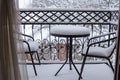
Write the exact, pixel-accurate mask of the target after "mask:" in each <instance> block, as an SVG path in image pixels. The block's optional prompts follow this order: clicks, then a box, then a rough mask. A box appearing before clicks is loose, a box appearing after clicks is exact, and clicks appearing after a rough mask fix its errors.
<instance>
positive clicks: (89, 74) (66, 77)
mask: <svg viewBox="0 0 120 80" xmlns="http://www.w3.org/2000/svg"><path fill="white" fill-rule="evenodd" d="M60 67H61V64H46V65H45V64H41V65H36V68H37V73H38V75H37V76H35V74H34V71H33V67H32V65H28V66H27V69H28V76H29V80H78V74H77V72H76V71H75V70H74V68H73V70H69V65H68V64H66V65H65V66H64V67H63V69H62V70H61V71H60V72H59V73H58V75H57V76H54V74H55V73H56V72H57V70H58V69H59V68H60ZM80 67H81V65H80V64H77V68H78V70H79V71H80ZM113 77H114V75H113V72H112V70H111V68H110V67H109V66H107V65H106V64H86V65H85V68H84V71H83V79H81V80H113Z"/></svg>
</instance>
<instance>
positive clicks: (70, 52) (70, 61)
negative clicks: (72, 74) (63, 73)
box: [55, 37, 80, 76]
mask: <svg viewBox="0 0 120 80" xmlns="http://www.w3.org/2000/svg"><path fill="white" fill-rule="evenodd" d="M66 51H67V52H66V61H65V62H64V63H63V65H62V66H61V67H60V69H59V70H58V71H57V72H56V74H55V76H56V75H57V74H58V73H59V72H60V70H61V69H62V68H63V67H64V65H65V64H66V63H67V61H68V59H69V66H70V70H72V65H73V67H74V68H75V70H76V72H77V73H78V75H80V73H79V71H78V69H77V67H76V66H75V64H74V62H73V60H72V37H70V43H69V55H68V38H67V45H66Z"/></svg>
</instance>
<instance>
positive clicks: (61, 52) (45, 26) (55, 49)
mask: <svg viewBox="0 0 120 80" xmlns="http://www.w3.org/2000/svg"><path fill="white" fill-rule="evenodd" d="M20 20H21V26H22V30H23V33H25V34H28V35H31V36H33V37H34V39H35V40H36V41H38V43H39V44H40V49H39V53H40V56H41V59H43V60H49V61H50V60H52V61H55V60H60V61H62V60H65V54H66V39H65V38H59V37H54V36H51V35H50V28H51V27H52V26H59V25H64V26H66V25H73V26H83V27H88V28H89V29H91V34H90V37H91V36H95V35H100V34H104V33H107V32H113V31H116V30H117V24H116V23H117V21H118V10H106V9H105V10H91V9H89V10H88V9H84V10H83V9H82V10H79V9H58V10H52V9H30V10H28V9H27V10H20ZM114 22H116V23H114ZM73 41H74V42H73V58H74V60H81V59H82V57H81V55H80V53H81V45H82V44H83V42H85V41H87V38H74V39H73ZM107 44H108V45H109V43H107Z"/></svg>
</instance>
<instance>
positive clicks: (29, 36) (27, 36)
mask: <svg viewBox="0 0 120 80" xmlns="http://www.w3.org/2000/svg"><path fill="white" fill-rule="evenodd" d="M20 35H22V36H25V37H29V38H31V39H32V40H33V41H34V38H33V37H32V36H30V35H27V34H23V33H20Z"/></svg>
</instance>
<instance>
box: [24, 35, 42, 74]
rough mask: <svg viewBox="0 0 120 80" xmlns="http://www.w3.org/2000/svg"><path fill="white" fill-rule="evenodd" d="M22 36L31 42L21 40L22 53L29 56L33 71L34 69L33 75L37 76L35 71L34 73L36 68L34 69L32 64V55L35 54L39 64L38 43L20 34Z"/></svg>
mask: <svg viewBox="0 0 120 80" xmlns="http://www.w3.org/2000/svg"><path fill="white" fill-rule="evenodd" d="M22 36H24V37H28V38H30V39H32V41H26V40H22V41H23V42H24V52H25V54H30V57H31V61H32V65H33V69H34V72H35V75H36V76H37V71H36V67H35V63H34V59H33V54H35V53H36V54H37V58H38V61H39V64H40V59H39V55H38V49H39V43H38V42H36V41H34V38H33V37H32V36H29V35H26V34H22Z"/></svg>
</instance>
